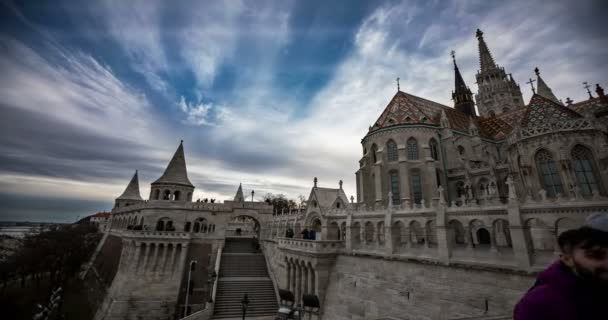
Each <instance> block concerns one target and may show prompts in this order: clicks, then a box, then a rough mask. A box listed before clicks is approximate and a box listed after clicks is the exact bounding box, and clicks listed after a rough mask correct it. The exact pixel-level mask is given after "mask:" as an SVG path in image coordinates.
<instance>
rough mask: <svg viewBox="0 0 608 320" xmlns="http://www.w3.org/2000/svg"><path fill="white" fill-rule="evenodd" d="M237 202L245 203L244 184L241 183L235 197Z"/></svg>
mask: <svg viewBox="0 0 608 320" xmlns="http://www.w3.org/2000/svg"><path fill="white" fill-rule="evenodd" d="M234 201H235V202H244V201H245V196H244V195H243V184H242V183H239V189H238V190H236V195H235V196H234Z"/></svg>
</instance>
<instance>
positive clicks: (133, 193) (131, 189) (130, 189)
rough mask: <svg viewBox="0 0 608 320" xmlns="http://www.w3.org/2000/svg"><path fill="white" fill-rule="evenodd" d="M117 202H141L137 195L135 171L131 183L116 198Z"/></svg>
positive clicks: (137, 181) (137, 187)
mask: <svg viewBox="0 0 608 320" xmlns="http://www.w3.org/2000/svg"><path fill="white" fill-rule="evenodd" d="M116 199H117V200H143V199H142V198H141V195H140V194H139V178H138V177H137V170H135V174H134V175H133V178H131V181H130V182H129V184H128V185H127V188H126V189H125V191H124V192H123V193H122V194H121V195H120V197H118V198H116Z"/></svg>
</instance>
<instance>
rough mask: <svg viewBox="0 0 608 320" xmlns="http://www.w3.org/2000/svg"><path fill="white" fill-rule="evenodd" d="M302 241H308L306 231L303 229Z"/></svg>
mask: <svg viewBox="0 0 608 320" xmlns="http://www.w3.org/2000/svg"><path fill="white" fill-rule="evenodd" d="M302 239H305V240H307V239H308V229H306V228H304V230H302Z"/></svg>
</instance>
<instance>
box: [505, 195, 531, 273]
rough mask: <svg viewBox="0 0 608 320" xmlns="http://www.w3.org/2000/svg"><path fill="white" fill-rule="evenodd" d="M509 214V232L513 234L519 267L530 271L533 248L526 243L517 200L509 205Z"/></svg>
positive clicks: (513, 243) (514, 251) (512, 239)
mask: <svg viewBox="0 0 608 320" xmlns="http://www.w3.org/2000/svg"><path fill="white" fill-rule="evenodd" d="M507 213H508V218H509V232H510V233H511V243H512V245H513V253H514V256H515V260H516V262H517V266H518V267H519V268H520V269H523V270H528V269H530V266H531V265H532V260H531V256H530V253H531V248H529V243H528V241H526V234H525V232H524V228H523V224H522V219H521V214H520V211H519V203H518V202H517V200H514V201H509V203H508V204H507Z"/></svg>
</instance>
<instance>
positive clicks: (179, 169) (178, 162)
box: [152, 140, 194, 187]
mask: <svg viewBox="0 0 608 320" xmlns="http://www.w3.org/2000/svg"><path fill="white" fill-rule="evenodd" d="M158 183H163V184H178V185H185V186H188V187H194V186H193V185H192V182H190V180H189V179H188V171H187V170H186V158H185V157H184V140H182V141H181V142H180V144H179V147H177V150H176V151H175V154H174V155H173V158H171V161H170V162H169V165H167V169H165V172H164V173H163V175H162V176H161V177H160V178H158V180H156V181H154V182H153V183H152V184H158Z"/></svg>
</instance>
